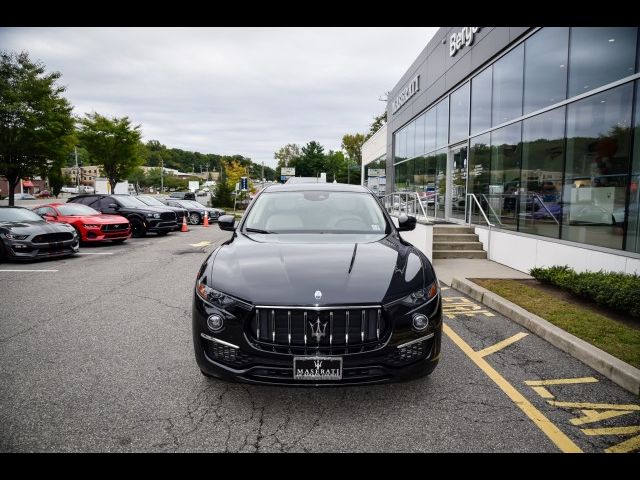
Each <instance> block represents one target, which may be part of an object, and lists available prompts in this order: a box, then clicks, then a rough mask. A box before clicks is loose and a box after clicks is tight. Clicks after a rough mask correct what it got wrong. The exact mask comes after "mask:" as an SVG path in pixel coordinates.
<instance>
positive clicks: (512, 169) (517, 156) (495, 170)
mask: <svg viewBox="0 0 640 480" xmlns="http://www.w3.org/2000/svg"><path fill="white" fill-rule="evenodd" d="M521 128H522V125H521V122H517V123H514V124H511V125H508V126H506V127H502V128H499V129H497V130H494V131H492V132H491V175H490V179H489V193H488V195H487V197H488V198H489V203H490V207H491V210H492V211H494V212H495V213H496V215H497V216H498V217H499V220H498V222H499V224H500V228H505V229H507V230H516V229H517V228H518V215H519V202H518V196H519V192H520V164H521V153H522V150H521V148H520V146H521V142H520V138H521Z"/></svg>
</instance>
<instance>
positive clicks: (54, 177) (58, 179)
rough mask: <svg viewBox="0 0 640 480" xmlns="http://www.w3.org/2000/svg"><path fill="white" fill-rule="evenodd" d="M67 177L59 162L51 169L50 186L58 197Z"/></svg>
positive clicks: (53, 193)
mask: <svg viewBox="0 0 640 480" xmlns="http://www.w3.org/2000/svg"><path fill="white" fill-rule="evenodd" d="M64 181H65V178H64V176H63V175H62V167H61V166H60V164H57V165H55V166H53V167H52V168H51V170H49V187H50V188H51V194H52V195H53V196H54V197H56V198H57V197H58V194H59V193H60V191H61V190H62V187H64Z"/></svg>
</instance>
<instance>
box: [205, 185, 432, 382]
mask: <svg viewBox="0 0 640 480" xmlns="http://www.w3.org/2000/svg"><path fill="white" fill-rule="evenodd" d="M415 224H416V219H415V218H414V217H410V216H406V215H402V216H401V217H400V218H399V226H398V227H396V226H394V224H393V222H392V220H391V217H390V216H389V215H388V213H387V212H386V211H385V210H384V208H382V206H381V205H380V203H379V201H378V200H377V199H376V198H375V197H374V195H373V194H372V193H371V191H369V190H367V189H366V188H364V187H360V186H354V185H341V184H292V185H272V186H269V187H267V188H266V189H264V190H262V192H260V194H259V195H258V196H257V197H256V198H255V199H254V201H253V202H252V204H251V206H250V207H249V209H248V210H247V212H246V213H245V215H244V216H243V218H242V220H241V221H240V222H239V224H238V225H236V224H235V219H234V217H232V216H230V215H224V216H221V217H220V218H219V220H218V225H220V228H221V229H223V230H231V231H233V232H234V233H233V235H232V237H231V239H230V240H228V241H227V242H225V243H224V244H222V245H221V246H220V247H218V248H217V249H215V250H214V251H213V252H212V253H211V255H210V256H209V257H208V258H207V260H206V261H205V262H204V263H203V265H202V266H201V268H200V271H199V272H198V275H197V280H196V284H195V291H194V294H193V295H194V296H193V312H192V313H193V341H194V347H195V356H196V361H197V364H198V366H199V367H200V370H201V371H202V373H203V374H204V375H206V376H211V377H219V378H224V379H234V380H239V381H244V382H249V383H276V384H289V385H313V386H321V385H336V384H367V383H380V382H388V381H394V380H407V379H411V378H415V377H419V376H423V375H428V374H429V373H431V372H432V371H433V369H434V368H435V367H436V365H437V363H438V360H439V357H440V343H441V336H442V306H441V298H440V288H439V284H438V280H437V278H436V275H435V272H434V269H433V267H432V265H431V263H430V262H429V260H428V259H427V257H426V256H425V255H424V254H423V253H422V252H420V251H419V250H418V249H417V248H415V247H414V246H413V245H411V244H410V243H407V242H406V241H405V240H403V239H402V238H401V237H400V235H399V234H398V232H399V231H403V230H413V229H414V228H415Z"/></svg>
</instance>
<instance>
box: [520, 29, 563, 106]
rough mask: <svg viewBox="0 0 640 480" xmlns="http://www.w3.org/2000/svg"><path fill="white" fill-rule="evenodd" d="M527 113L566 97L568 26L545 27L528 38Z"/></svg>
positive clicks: (525, 104)
mask: <svg viewBox="0 0 640 480" xmlns="http://www.w3.org/2000/svg"><path fill="white" fill-rule="evenodd" d="M524 47H525V54H524V58H525V64H524V113H525V114H526V113H529V112H533V111H535V110H538V109H540V108H543V107H546V106H548V105H553V104H554V103H557V102H560V101H562V100H564V99H565V97H566V93H567V55H568V49H569V28H568V27H545V28H543V29H542V30H540V31H538V32H537V33H536V34H535V35H533V36H532V37H531V38H529V39H528V40H527V41H526V42H525V46H524Z"/></svg>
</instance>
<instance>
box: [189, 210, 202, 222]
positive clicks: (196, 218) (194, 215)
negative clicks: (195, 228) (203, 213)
mask: <svg viewBox="0 0 640 480" xmlns="http://www.w3.org/2000/svg"><path fill="white" fill-rule="evenodd" d="M189 223H190V224H191V225H200V214H199V213H195V212H193V213H190V214H189Z"/></svg>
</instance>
